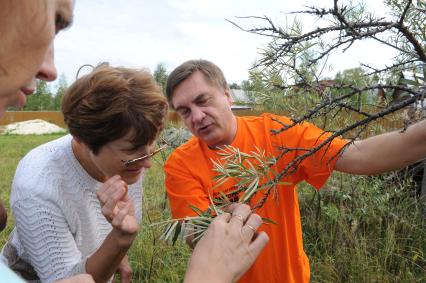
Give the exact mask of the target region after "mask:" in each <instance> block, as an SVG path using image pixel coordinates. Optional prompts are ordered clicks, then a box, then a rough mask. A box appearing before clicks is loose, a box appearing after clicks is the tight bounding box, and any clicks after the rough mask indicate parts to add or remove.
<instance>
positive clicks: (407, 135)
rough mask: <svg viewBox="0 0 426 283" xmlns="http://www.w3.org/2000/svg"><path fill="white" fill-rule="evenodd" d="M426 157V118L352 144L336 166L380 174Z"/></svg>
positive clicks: (350, 170)
mask: <svg viewBox="0 0 426 283" xmlns="http://www.w3.org/2000/svg"><path fill="white" fill-rule="evenodd" d="M424 158H426V120H424V121H421V122H419V123H417V124H415V125H412V126H410V127H409V128H408V129H407V130H406V131H405V132H401V131H395V132H391V133H386V134H382V135H378V136H374V137H371V138H368V139H365V140H361V141H356V142H355V143H354V144H353V145H350V146H349V147H348V148H347V150H346V151H345V152H344V153H343V155H342V156H341V157H340V158H339V160H338V161H337V162H336V167H335V169H336V170H338V171H342V172H347V173H352V174H366V175H373V174H380V173H383V172H387V171H392V170H397V169H400V168H403V167H405V166H407V165H410V164H413V163H415V162H417V161H419V160H422V159H424Z"/></svg>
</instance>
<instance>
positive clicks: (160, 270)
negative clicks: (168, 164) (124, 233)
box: [0, 135, 190, 282]
mask: <svg viewBox="0 0 426 283" xmlns="http://www.w3.org/2000/svg"><path fill="white" fill-rule="evenodd" d="M60 136H61V135H42V136H35V135H34V136H32V135H31V136H14V135H4V136H0V198H1V200H2V201H3V203H4V204H5V206H6V208H7V210H8V215H9V218H8V224H7V227H6V229H5V230H4V231H3V232H2V233H0V248H1V247H2V246H3V245H4V243H5V242H6V240H7V237H8V235H9V233H10V232H11V231H12V228H13V219H12V217H11V212H10V209H9V193H10V188H11V185H12V180H13V176H14V173H15V169H16V166H17V165H18V162H19V160H20V159H21V158H22V157H23V156H24V155H25V154H26V153H27V152H28V151H30V150H31V149H32V148H34V147H36V146H37V145H40V144H43V143H45V142H48V141H50V140H53V139H56V138H58V137H60ZM162 163H163V158H162V157H161V155H159V157H158V160H156V161H155V162H153V166H152V168H151V169H150V170H149V171H148V173H147V175H146V177H145V181H144V193H145V195H144V199H143V212H142V215H143V217H142V218H143V222H142V225H141V228H140V233H139V235H138V238H137V240H136V241H135V242H134V244H133V246H132V248H131V249H130V251H129V258H130V262H131V265H132V268H133V273H134V274H133V279H134V280H133V282H181V281H182V280H183V276H184V273H185V269H186V263H187V259H188V257H189V254H190V252H189V248H187V246H186V244H184V243H182V242H178V243H176V244H175V246H172V245H171V244H169V243H167V242H164V241H160V240H159V237H160V234H161V231H160V230H159V229H158V228H157V227H154V228H153V227H150V224H151V223H155V222H160V221H162V220H165V219H169V218H170V212H169V209H168V203H167V200H166V199H165V189H164V185H163V180H164V174H163V170H162Z"/></svg>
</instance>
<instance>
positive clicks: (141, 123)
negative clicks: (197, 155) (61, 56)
mask: <svg viewBox="0 0 426 283" xmlns="http://www.w3.org/2000/svg"><path fill="white" fill-rule="evenodd" d="M61 109H62V113H63V114H64V120H65V123H66V124H67V126H68V129H69V131H70V133H71V135H73V136H74V137H76V138H78V139H80V140H81V141H82V142H84V143H85V144H86V145H87V146H88V147H89V148H90V149H91V150H92V152H93V153H94V154H97V153H98V152H99V150H100V148H101V147H102V146H104V145H105V144H107V143H109V142H111V141H114V140H117V139H120V138H122V137H124V136H125V135H126V134H128V133H129V131H132V132H133V137H132V138H131V139H130V142H131V143H132V145H133V149H135V150H136V149H138V148H140V147H141V146H146V145H149V144H151V143H153V142H154V141H155V139H156V138H157V137H158V135H159V133H160V132H161V130H162V129H163V128H164V124H165V118H166V115H167V101H166V99H165V97H164V95H163V94H162V92H161V88H160V87H159V86H158V84H157V83H156V82H155V80H154V78H153V77H152V75H151V74H150V73H149V72H148V71H144V70H134V69H128V68H121V67H118V68H114V67H110V66H109V65H107V64H102V65H100V66H98V67H96V68H95V69H94V70H93V71H92V72H91V73H90V74H88V75H86V76H83V77H81V78H79V79H78V80H77V81H75V82H74V83H73V84H72V85H71V86H70V87H69V88H68V89H67V91H66V92H65V94H64V97H63V98H62V105H61Z"/></svg>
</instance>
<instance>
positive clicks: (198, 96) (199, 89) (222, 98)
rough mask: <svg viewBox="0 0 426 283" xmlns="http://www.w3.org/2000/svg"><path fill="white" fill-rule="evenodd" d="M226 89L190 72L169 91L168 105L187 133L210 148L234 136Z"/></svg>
mask: <svg viewBox="0 0 426 283" xmlns="http://www.w3.org/2000/svg"><path fill="white" fill-rule="evenodd" d="M231 102H232V101H231V97H230V94H229V92H228V91H227V90H224V89H223V88H221V87H219V86H216V85H214V84H213V83H210V82H208V81H207V80H206V79H205V78H204V75H203V74H202V73H201V72H200V71H196V72H194V73H193V74H192V75H191V76H189V77H188V78H187V79H186V80H184V81H183V82H182V83H180V84H179V85H178V86H177V87H176V89H175V90H174V91H173V98H172V104H173V107H174V109H176V112H177V113H178V114H179V116H180V117H181V118H182V119H183V121H184V123H185V125H186V126H187V127H188V129H189V130H190V131H191V133H192V134H193V135H194V136H196V137H199V138H200V139H202V140H203V141H204V142H206V143H207V145H209V146H210V147H216V146H221V145H227V144H230V143H231V142H232V140H233V139H234V137H235V134H236V129H237V122H236V119H235V116H234V115H233V113H232V111H231Z"/></svg>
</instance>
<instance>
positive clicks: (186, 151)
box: [166, 137, 202, 164]
mask: <svg viewBox="0 0 426 283" xmlns="http://www.w3.org/2000/svg"><path fill="white" fill-rule="evenodd" d="M200 143H201V141H200V140H199V138H197V137H192V138H190V139H189V140H188V141H187V142H185V143H184V144H182V145H180V146H179V147H177V148H176V149H175V150H174V151H173V152H172V153H171V154H170V156H169V158H168V159H167V161H166V164H167V163H171V162H176V161H177V160H191V159H188V157H191V156H192V157H194V156H197V154H199V153H200V152H201V151H202V147H201V144H200Z"/></svg>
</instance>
